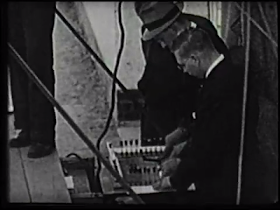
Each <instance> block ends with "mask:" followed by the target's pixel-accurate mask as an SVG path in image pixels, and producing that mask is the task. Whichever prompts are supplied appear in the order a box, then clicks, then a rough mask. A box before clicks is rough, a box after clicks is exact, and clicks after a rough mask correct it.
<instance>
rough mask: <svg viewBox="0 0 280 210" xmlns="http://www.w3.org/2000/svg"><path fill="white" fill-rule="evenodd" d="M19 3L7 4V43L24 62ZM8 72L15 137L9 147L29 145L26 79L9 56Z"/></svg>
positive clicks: (23, 40) (22, 31)
mask: <svg viewBox="0 0 280 210" xmlns="http://www.w3.org/2000/svg"><path fill="white" fill-rule="evenodd" d="M21 14H22V13H21V3H19V2H9V3H8V41H9V43H10V44H11V45H12V46H13V47H14V48H15V50H16V51H17V52H18V53H19V54H20V55H21V56H22V58H23V59H24V60H26V46H25V37H24V30H23V25H22V15H21ZM8 59H9V71H10V79H11V92H12V100H13V105H14V117H15V121H14V126H15V129H16V130H17V131H19V132H17V135H16V136H15V137H14V138H13V139H11V142H10V146H11V147H22V146H28V145H30V137H29V127H30V123H29V105H28V81H29V80H28V77H27V75H26V73H25V72H24V71H23V69H21V66H20V65H19V63H18V62H17V60H16V59H15V58H14V57H13V56H11V55H10V54H9V57H8Z"/></svg>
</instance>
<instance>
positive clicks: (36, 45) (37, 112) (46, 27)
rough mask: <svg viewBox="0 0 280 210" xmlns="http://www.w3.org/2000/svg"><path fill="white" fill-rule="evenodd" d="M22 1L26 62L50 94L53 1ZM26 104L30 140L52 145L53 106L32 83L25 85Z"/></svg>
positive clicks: (52, 91)
mask: <svg viewBox="0 0 280 210" xmlns="http://www.w3.org/2000/svg"><path fill="white" fill-rule="evenodd" d="M22 4H23V14H24V32H25V36H26V46H27V63H28V64H29V66H30V67H31V69H32V70H33V71H34V73H35V74H36V75H37V77H38V78H39V79H40V80H41V81H42V83H43V84H44V85H45V86H46V88H47V89H48V90H49V91H50V93H51V94H52V95H53V96H54V93H55V90H54V88H55V78H54V71H53V43H52V32H53V27H54V17H55V2H24V3H22ZM29 106H30V121H31V126H32V130H31V138H32V141H36V142H40V143H43V144H54V138H55V124H56V119H55V112H54V108H53V106H52V104H51V103H50V102H49V101H48V100H47V98H46V97H45V96H44V95H43V94H42V93H41V91H40V90H39V88H38V87H37V86H36V85H35V83H33V82H32V83H30V85H29Z"/></svg>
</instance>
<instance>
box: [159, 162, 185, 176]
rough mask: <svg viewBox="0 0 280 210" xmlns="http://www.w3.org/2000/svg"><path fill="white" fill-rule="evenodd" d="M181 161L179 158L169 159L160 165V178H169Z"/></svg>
mask: <svg viewBox="0 0 280 210" xmlns="http://www.w3.org/2000/svg"><path fill="white" fill-rule="evenodd" d="M180 162H181V160H180V159H179V158H169V159H168V160H166V161H164V162H163V163H162V164H161V171H162V177H166V176H171V175H172V174H173V173H174V172H175V170H176V169H177V167H178V165H179V163H180Z"/></svg>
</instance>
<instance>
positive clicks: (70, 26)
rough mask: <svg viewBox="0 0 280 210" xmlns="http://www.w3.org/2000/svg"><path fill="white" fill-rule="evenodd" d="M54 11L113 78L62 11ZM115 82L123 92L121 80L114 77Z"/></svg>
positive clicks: (111, 75) (123, 87)
mask: <svg viewBox="0 0 280 210" xmlns="http://www.w3.org/2000/svg"><path fill="white" fill-rule="evenodd" d="M55 12H56V14H57V16H58V17H59V18H60V19H61V20H62V21H63V22H64V24H65V25H66V26H67V27H68V28H69V30H70V31H71V32H72V33H73V34H74V35H75V36H76V37H77V39H78V40H79V41H80V42H81V43H82V44H83V45H84V47H85V48H86V49H87V50H88V51H89V53H90V54H91V55H92V56H93V57H94V58H95V59H96V61H97V62H98V63H99V64H100V65H101V67H102V68H103V69H104V70H105V71H106V72H107V74H108V75H109V76H110V77H111V78H113V77H114V75H113V73H112V71H111V70H110V69H109V68H108V67H107V66H106V64H105V63H104V62H103V61H102V60H101V58H100V57H99V56H98V55H97V54H96V53H95V52H94V51H93V49H92V48H91V47H90V46H89V45H88V43H86V41H85V40H84V39H83V38H82V37H81V36H80V35H79V33H78V32H77V31H76V30H75V28H74V27H73V26H72V25H71V24H70V23H69V22H68V20H67V19H66V18H65V17H64V16H63V15H62V13H61V12H60V11H59V10H58V9H57V8H56V9H55ZM116 83H117V84H118V86H119V87H120V88H121V90H122V91H123V92H125V91H127V88H126V87H125V86H124V85H123V84H122V83H121V81H120V80H119V79H118V78H116Z"/></svg>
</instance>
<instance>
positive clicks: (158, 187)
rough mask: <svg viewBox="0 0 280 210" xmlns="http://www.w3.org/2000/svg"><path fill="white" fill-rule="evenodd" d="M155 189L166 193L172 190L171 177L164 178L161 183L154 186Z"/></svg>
mask: <svg viewBox="0 0 280 210" xmlns="http://www.w3.org/2000/svg"><path fill="white" fill-rule="evenodd" d="M153 188H154V190H156V191H164V190H169V189H172V186H171V184H170V180H169V177H168V176H167V177H163V178H162V179H161V180H160V181H158V182H156V183H155V184H153Z"/></svg>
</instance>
